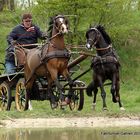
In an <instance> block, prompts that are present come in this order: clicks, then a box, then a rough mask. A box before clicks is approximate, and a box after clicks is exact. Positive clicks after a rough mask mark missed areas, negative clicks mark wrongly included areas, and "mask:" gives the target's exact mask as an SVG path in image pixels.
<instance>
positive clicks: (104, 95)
mask: <svg viewBox="0 0 140 140" xmlns="http://www.w3.org/2000/svg"><path fill="white" fill-rule="evenodd" d="M98 80H99V87H100V90H101V97H102V99H103V110H107V105H106V92H105V90H104V85H103V81H102V78H101V77H100V76H98Z"/></svg>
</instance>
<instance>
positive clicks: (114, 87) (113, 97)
mask: <svg viewBox="0 0 140 140" xmlns="http://www.w3.org/2000/svg"><path fill="white" fill-rule="evenodd" d="M116 80H117V79H116V74H115V73H114V74H113V78H112V85H111V94H112V101H113V102H114V103H116V102H117V100H116V96H115V92H116Z"/></svg>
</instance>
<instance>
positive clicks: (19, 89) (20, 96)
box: [15, 78, 26, 111]
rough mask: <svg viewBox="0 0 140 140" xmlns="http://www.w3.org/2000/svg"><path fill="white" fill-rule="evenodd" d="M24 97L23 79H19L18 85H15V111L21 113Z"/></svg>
mask: <svg viewBox="0 0 140 140" xmlns="http://www.w3.org/2000/svg"><path fill="white" fill-rule="evenodd" d="M25 95H26V88H25V79H24V78H20V79H19V81H18V83H17V84H16V95H15V103H16V109H17V110H18V111H23V110H24V108H25Z"/></svg>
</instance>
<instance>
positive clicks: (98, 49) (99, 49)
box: [96, 44, 112, 51]
mask: <svg viewBox="0 0 140 140" xmlns="http://www.w3.org/2000/svg"><path fill="white" fill-rule="evenodd" d="M109 48H112V44H110V45H108V47H106V48H96V50H97V51H104V50H107V49H109Z"/></svg>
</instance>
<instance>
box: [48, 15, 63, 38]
mask: <svg viewBox="0 0 140 140" xmlns="http://www.w3.org/2000/svg"><path fill="white" fill-rule="evenodd" d="M58 18H63V19H64V18H65V17H64V16H60V15H58V16H56V17H55V18H54V19H53V24H54V26H55V28H56V29H57V30H58V31H59V28H60V27H61V26H62V24H64V23H61V24H60V25H59V26H58V27H57V26H56V19H58ZM60 34H61V32H58V33H57V34H55V35H54V36H52V37H51V38H49V40H51V39H53V38H55V37H56V36H58V35H60Z"/></svg>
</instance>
